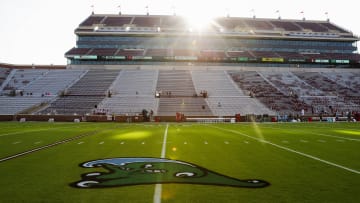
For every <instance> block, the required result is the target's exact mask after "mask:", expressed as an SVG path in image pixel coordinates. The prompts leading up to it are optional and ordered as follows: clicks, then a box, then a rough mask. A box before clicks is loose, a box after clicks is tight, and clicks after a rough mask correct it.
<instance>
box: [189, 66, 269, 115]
mask: <svg viewBox="0 0 360 203" xmlns="http://www.w3.org/2000/svg"><path fill="white" fill-rule="evenodd" d="M192 79H193V81H194V85H195V89H196V92H197V94H198V95H200V93H201V92H203V91H206V92H207V98H206V99H205V100H206V101H207V103H208V105H209V107H210V109H211V111H212V112H213V114H214V115H220V116H225V115H235V114H236V113H240V114H241V115H245V114H273V113H274V112H272V111H271V110H269V109H268V108H267V107H266V106H264V105H263V104H261V103H260V102H258V101H257V100H256V99H255V98H250V97H249V96H246V95H245V94H244V93H243V91H242V90H241V89H239V88H238V87H237V85H236V84H234V82H233V81H232V79H231V78H230V76H229V75H228V74H227V72H225V71H221V70H219V71H218V70H194V71H192Z"/></svg>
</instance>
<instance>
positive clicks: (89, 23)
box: [80, 16, 105, 26]
mask: <svg viewBox="0 0 360 203" xmlns="http://www.w3.org/2000/svg"><path fill="white" fill-rule="evenodd" d="M104 18H105V16H89V17H88V18H87V19H86V20H85V21H84V22H82V23H81V24H80V26H92V25H94V24H99V23H100V22H101V21H102V20H103V19H104Z"/></svg>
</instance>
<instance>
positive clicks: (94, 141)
mask: <svg viewBox="0 0 360 203" xmlns="http://www.w3.org/2000/svg"><path fill="white" fill-rule="evenodd" d="M0 174H1V175H0V176H1V178H0V179H1V180H0V202H1V203H2V202H6V203H7V202H179V203H180V202H181V203H183V202H220V203H223V202H341V203H342V202H360V123H240V124H196V123H144V124H142V123H140V124H119V123H45V122H44V123H42V122H25V123H16V122H1V123H0Z"/></svg>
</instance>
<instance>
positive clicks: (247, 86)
mask: <svg viewBox="0 0 360 203" xmlns="http://www.w3.org/2000/svg"><path fill="white" fill-rule="evenodd" d="M229 74H230V75H231V77H232V78H233V80H234V81H235V82H236V83H237V84H238V85H239V87H240V88H241V89H243V90H247V91H248V92H249V95H250V96H251V97H255V98H256V99H258V100H259V101H260V102H261V103H262V104H264V105H266V106H267V107H268V108H269V109H271V110H273V111H276V112H278V113H281V114H293V113H299V112H300V111H301V110H302V109H304V110H305V111H306V110H309V108H310V106H309V105H307V104H306V103H304V102H303V101H300V100H299V99H298V98H297V97H296V96H295V95H291V96H289V95H284V94H283V93H282V92H281V91H279V90H278V89H277V88H275V87H274V86H273V85H271V84H270V83H269V82H268V81H267V80H266V79H265V78H263V77H262V76H261V74H260V73H258V72H256V71H229Z"/></svg>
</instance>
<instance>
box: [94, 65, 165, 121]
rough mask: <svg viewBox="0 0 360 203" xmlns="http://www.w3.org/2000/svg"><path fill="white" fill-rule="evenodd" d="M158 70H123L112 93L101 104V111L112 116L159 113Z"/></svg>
mask: <svg viewBox="0 0 360 203" xmlns="http://www.w3.org/2000/svg"><path fill="white" fill-rule="evenodd" d="M157 77H158V71H157V70H123V71H121V72H120V74H119V77H117V79H116V80H115V82H114V83H113V85H112V87H111V88H110V91H111V92H112V96H111V97H106V98H105V99H104V100H103V101H102V102H101V103H100V104H99V108H100V109H106V110H109V113H111V114H119V115H125V114H128V115H132V114H140V113H141V112H142V110H143V109H145V110H147V111H148V112H150V111H151V110H152V111H153V112H156V111H157V101H156V99H155V88H156V83H157Z"/></svg>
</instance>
